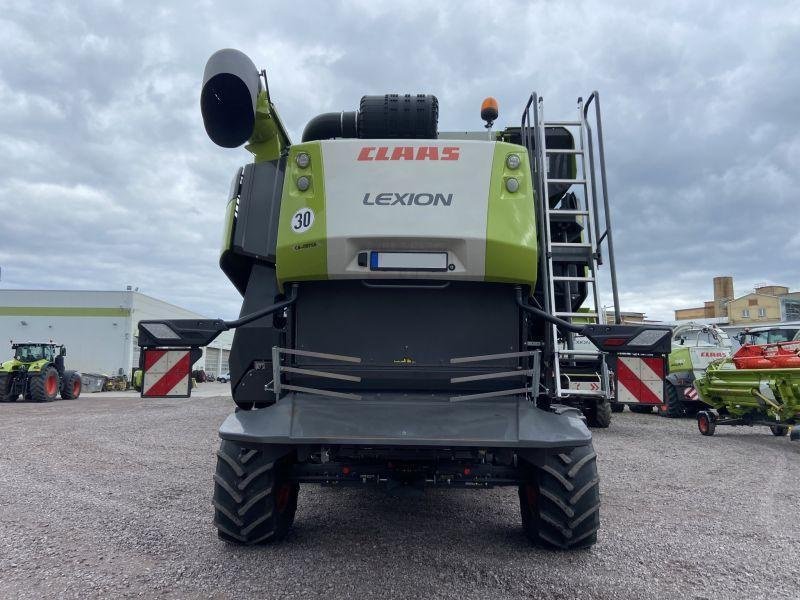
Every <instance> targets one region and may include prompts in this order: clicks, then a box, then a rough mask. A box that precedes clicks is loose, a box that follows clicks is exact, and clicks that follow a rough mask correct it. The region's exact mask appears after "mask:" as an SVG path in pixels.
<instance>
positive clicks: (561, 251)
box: [550, 245, 592, 264]
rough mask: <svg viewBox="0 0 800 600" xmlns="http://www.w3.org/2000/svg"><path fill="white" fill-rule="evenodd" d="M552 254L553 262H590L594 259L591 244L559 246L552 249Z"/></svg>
mask: <svg viewBox="0 0 800 600" xmlns="http://www.w3.org/2000/svg"><path fill="white" fill-rule="evenodd" d="M550 256H551V258H552V259H553V262H581V263H587V264H588V263H589V261H591V260H592V248H591V247H590V246H577V247H576V246H572V245H567V246H559V247H557V248H552V249H551V251H550Z"/></svg>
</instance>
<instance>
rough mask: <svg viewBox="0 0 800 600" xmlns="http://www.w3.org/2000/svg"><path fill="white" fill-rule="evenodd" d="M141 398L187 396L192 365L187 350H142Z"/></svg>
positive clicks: (189, 388)
mask: <svg viewBox="0 0 800 600" xmlns="http://www.w3.org/2000/svg"><path fill="white" fill-rule="evenodd" d="M143 352H144V374H143V376H142V396H143V397H145V398H147V397H159V398H163V397H165V396H189V393H190V390H191V387H190V386H191V379H190V377H189V376H190V372H191V368H192V363H191V360H190V358H189V353H190V351H189V350H155V349H153V350H150V349H148V350H144V351H143Z"/></svg>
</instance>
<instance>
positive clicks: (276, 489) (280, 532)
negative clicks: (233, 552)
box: [214, 440, 300, 545]
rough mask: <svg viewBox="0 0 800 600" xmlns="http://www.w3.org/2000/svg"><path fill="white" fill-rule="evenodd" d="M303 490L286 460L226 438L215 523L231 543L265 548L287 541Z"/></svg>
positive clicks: (219, 463) (217, 481)
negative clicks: (265, 545)
mask: <svg viewBox="0 0 800 600" xmlns="http://www.w3.org/2000/svg"><path fill="white" fill-rule="evenodd" d="M299 490H300V486H299V485H298V484H296V483H293V482H292V481H290V480H289V478H288V464H287V463H286V461H285V460H273V459H270V458H269V457H267V456H265V454H264V453H263V452H261V451H259V450H253V449H250V448H243V447H242V446H239V445H238V444H235V443H234V442H230V441H227V440H222V442H221V443H220V447H219V451H217V471H216V473H215V474H214V525H216V527H217V532H218V535H219V538H220V539H222V540H225V541H226V542H229V543H232V544H246V545H254V544H265V543H272V542H278V541H280V540H282V539H284V538H285V537H286V535H287V534H288V533H289V530H290V529H291V527H292V524H293V523H294V515H295V512H296V511H297V495H298V492H299Z"/></svg>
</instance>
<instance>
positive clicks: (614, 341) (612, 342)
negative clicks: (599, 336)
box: [603, 338, 627, 346]
mask: <svg viewBox="0 0 800 600" xmlns="http://www.w3.org/2000/svg"><path fill="white" fill-rule="evenodd" d="M626 341H627V340H625V339H624V338H610V339H607V340H605V342H604V344H603V345H605V346H622V345H624V344H625V342H626Z"/></svg>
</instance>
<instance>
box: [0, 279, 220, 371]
mask: <svg viewBox="0 0 800 600" xmlns="http://www.w3.org/2000/svg"><path fill="white" fill-rule="evenodd" d="M193 318H205V317H203V316H202V315H199V314H197V313H195V312H192V311H189V310H186V309H184V308H181V307H179V306H175V305H173V304H170V303H168V302H164V301H162V300H158V299H156V298H152V297H151V296H147V295H145V294H142V293H139V292H138V291H135V290H131V289H128V290H124V291H83V290H0V348H1V349H2V350H0V360H4V359H5V358H9V357H10V356H11V346H10V343H11V342H12V341H13V342H26V341H32V342H48V341H50V340H52V341H53V342H54V343H57V344H63V345H64V346H66V347H67V364H68V365H69V368H70V369H75V370H76V371H80V372H82V373H99V374H102V375H127V376H128V377H130V376H131V373H132V371H133V369H134V368H137V367H138V365H139V346H138V324H139V321H141V320H145V319H193ZM3 340H5V342H2V341H3ZM232 341H233V332H225V333H223V334H222V335H220V336H219V337H218V338H217V339H216V340H214V342H212V344H211V345H210V346H209V347H208V348H205V349H204V352H203V357H202V358H201V359H200V360H199V361H198V362H197V363H195V365H194V366H193V369H204V370H206V371H207V372H210V373H213V374H214V375H220V374H222V373H226V372H227V371H228V357H229V355H230V348H231V342H232Z"/></svg>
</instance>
